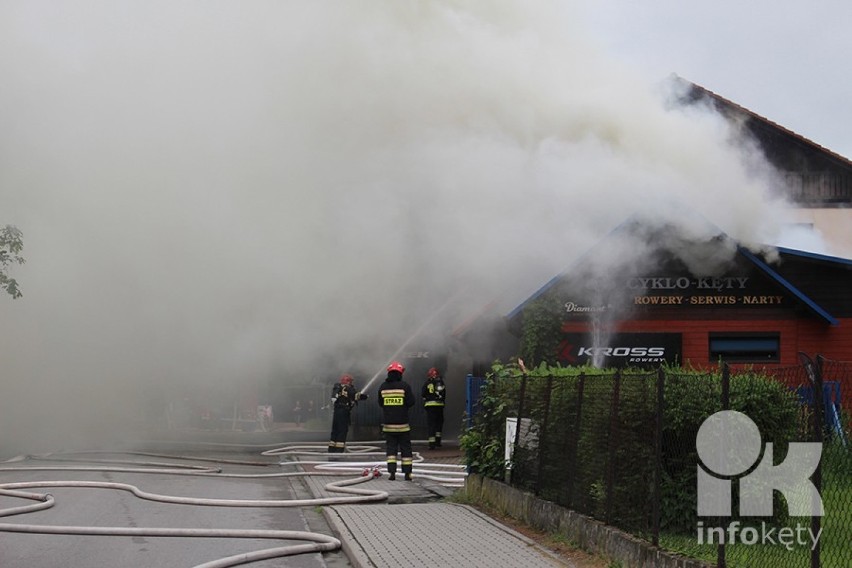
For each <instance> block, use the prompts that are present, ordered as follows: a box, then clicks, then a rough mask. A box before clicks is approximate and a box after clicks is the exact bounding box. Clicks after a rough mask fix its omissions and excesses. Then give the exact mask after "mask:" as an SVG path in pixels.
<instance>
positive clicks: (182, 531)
mask: <svg viewBox="0 0 852 568" xmlns="http://www.w3.org/2000/svg"><path fill="white" fill-rule="evenodd" d="M372 443H373V442H368V443H367V444H372ZM324 449H326V447H325V446H284V447H280V448H275V449H272V450H267V451H264V452H262V455H265V456H290V457H293V458H297V459H293V460H292V461H280V462H278V463H276V464H270V463H268V462H248V461H239V460H216V459H210V458H196V457H185V456H174V455H164V454H152V453H143V452H123V453H125V454H132V455H145V456H149V457H167V458H170V459H191V460H194V461H211V462H216V463H218V464H221V463H230V464H239V465H255V466H269V465H278V466H288V465H311V466H313V467H314V468H315V469H316V470H318V471H317V472H316V473H312V472H277V473H266V474H261V473H255V474H238V473H225V472H224V471H222V469H221V468H218V467H205V466H198V465H188V464H179V463H163V462H139V461H130V460H94V459H87V460H85V461H86V462H88V463H101V464H103V465H98V466H83V465H62V466H56V465H52V466H46V465H45V466H7V467H0V472H3V471H97V472H124V473H159V474H168V475H193V476H215V477H235V478H265V477H297V476H298V477H304V476H310V475H320V476H329V475H334V476H350V475H351V474H353V473H355V472H360V475H359V476H358V477H354V478H353V477H349V478H347V479H344V480H341V481H337V482H329V483H327V484H326V485H325V489H326V490H328V491H330V492H336V493H345V494H347V496H341V497H318V498H311V499H285V500H268V499H209V498H189V497H180V496H175V495H162V494H156V493H150V492H147V491H143V490H141V489H140V488H138V487H136V486H134V485H129V484H125V483H116V482H100V481H29V482H13V483H3V484H0V495H3V496H7V497H13V498H19V499H25V500H30V501H37V503H35V504H30V505H25V506H17V507H10V508H6V509H0V517H8V516H14V515H23V514H27V513H32V512H35V511H41V510H43V509H49V508H51V507H53V506H54V504H55V503H56V501H55V498H54V497H53V495H51V494H49V493H33V492H28V491H21V490H23V489H31V488H38V487H41V488H50V487H72V488H88V489H112V490H120V491H127V492H129V493H131V494H133V495H134V496H135V497H137V498H139V499H144V500H149V501H156V502H161V503H170V504H184V505H199V506H216V507H308V506H319V505H338V504H352V503H370V502H376V501H384V500H386V499H387V498H388V493H387V492H385V491H375V490H369V489H358V488H355V487H351V486H352V485H357V484H361V483H364V482H366V481H369V480H371V479H375V478H378V477H380V476H381V475H382V473H383V470H384V471H385V472H386V470H385V469H384V467H383V464H381V462H380V461H379V458H378V456H381V458H380V459H382V460H383V459H384V457H385V455H384V452H380V451H379V448H378V446H373V445H352V446H348V447H347V449H348V452H347V453H345V454H334V456H335V458H337V457H338V456H347V454H348V455H352V454H354V455H357V456H358V457H369V456H377V459H376V460H374V461H359V462H350V461H342V462H329V461H327V459H326V460H305V459H303V456H318V455H321V454H322V453H323V452H322V450H324ZM93 453H106V454H108V453H111V452H85V454H93ZM73 455H74V454H71V453H60V454H58V455H57V454H42V455H38V456H19V457H17V458H13V459H11V460H8V461H6V462H0V463H7V464H8V463H15V462H21V461H25V460H45V459H49V460H51V461H80V460H79V459H77V458H73V457H62V456H73ZM326 457H328V454H326ZM377 462H378V463H377ZM415 463H417V464H418V470H417V471H418V477H420V478H423V479H430V480H432V481H436V482H438V483H440V484H442V485H446V486H449V487H461V486H463V484H464V475H466V473H464V471H463V469H464V466H459V465H456V464H426V463H425V462H424V460H423V459H422V457H421V456H420V455H419V454H417V455H416V459H415ZM107 464H111V465H107ZM112 464H122V465H112ZM131 466H132V467H131ZM448 472H449V473H448ZM0 531H3V532H18V533H39V534H62V535H93V536H150V537H207V538H210V537H214V538H256V539H277V540H300V541H307V542H306V543H305V544H293V545H288V546H282V547H274V548H267V549H263V550H258V551H253V552H248V553H242V554H237V555H233V556H228V557H225V558H220V559H217V560H214V561H211V562H205V563H203V564H199V565H196V566H195V567H194V568H224V567H228V566H238V565H241V564H247V563H251V562H257V561H261V560H267V559H271V558H279V557H284V556H292V555H296V554H305V553H322V552H331V551H334V550H337V549H339V548H340V547H341V543H340V541H339V540H338V539H336V538H334V537H332V536H328V535H325V534H321V533H314V532H308V531H286V530H238V529H194V528H164V527H92V526H54V525H33V524H17V523H0Z"/></svg>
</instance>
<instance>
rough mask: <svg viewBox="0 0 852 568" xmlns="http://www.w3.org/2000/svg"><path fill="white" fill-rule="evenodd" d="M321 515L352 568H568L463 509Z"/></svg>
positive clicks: (364, 509)
mask: <svg viewBox="0 0 852 568" xmlns="http://www.w3.org/2000/svg"><path fill="white" fill-rule="evenodd" d="M394 483H398V482H394ZM323 513H324V515H325V517H326V520H327V521H328V524H329V526H330V527H331V528H332V530H333V531H334V532H335V534H336V535H337V537H338V538H339V539H340V541H341V542H342V543H343V549H344V551H345V552H346V554H347V556H348V557H349V560H350V562H352V565H353V566H355V567H356V568H368V567H369V568H406V567H418V568H446V567H447V566H464V567H465V568H497V567H499V568H512V567H517V568H539V567H541V568H554V567H566V566H570V565H569V564H565V563H564V562H563V561H561V560H560V559H559V558H557V557H556V556H554V555H553V554H551V553H550V552H549V551H548V550H546V549H544V548H542V547H540V546H539V545H537V544H536V543H535V542H534V541H532V540H530V539H528V538H527V537H525V536H523V535H522V534H520V533H518V532H516V531H514V530H512V529H510V528H509V527H506V526H505V525H502V524H500V523H498V522H497V521H495V520H494V519H491V518H490V517H487V516H486V515H483V514H482V513H480V512H479V511H477V510H476V509H473V508H472V507H469V506H467V505H461V504H457V503H408V504H395V505H391V504H388V505H339V506H333V507H326V508H324V509H323Z"/></svg>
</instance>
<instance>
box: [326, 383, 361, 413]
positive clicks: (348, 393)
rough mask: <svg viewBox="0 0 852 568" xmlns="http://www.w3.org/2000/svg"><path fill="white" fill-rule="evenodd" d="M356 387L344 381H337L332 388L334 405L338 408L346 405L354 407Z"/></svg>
mask: <svg viewBox="0 0 852 568" xmlns="http://www.w3.org/2000/svg"><path fill="white" fill-rule="evenodd" d="M356 394H357V393H356V392H355V387H354V386H353V385H351V384H350V385H347V384H344V383H337V384H335V385H334V387H333V388H332V389H331V400H332V402H333V403H334V407H335V408H337V407H339V406H344V407H346V408H352V407H353V406H355V401H356V400H357V398H356Z"/></svg>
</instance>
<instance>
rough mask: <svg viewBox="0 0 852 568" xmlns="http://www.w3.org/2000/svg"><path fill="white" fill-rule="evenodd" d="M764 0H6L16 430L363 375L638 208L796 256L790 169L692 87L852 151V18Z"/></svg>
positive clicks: (8, 406)
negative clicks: (677, 92) (18, 236)
mask: <svg viewBox="0 0 852 568" xmlns="http://www.w3.org/2000/svg"><path fill="white" fill-rule="evenodd" d="M625 4H627V3H625ZM752 4H754V3H752ZM756 6H764V7H765V8H766V10H767V12H768V13H771V18H767V17H765V15H763V14H761V13H760V11H759V10H757V8H755V5H750V6H749V7H748V8H740V7H739V6H735V5H734V4H733V3H731V4H730V6H729V7H728V9H724V8H725V5H724V4H719V3H715V4H714V5H713V7H712V11H711V8H709V7H708V8H704V7H694V8H690V12H689V13H687V12H685V11H684V9H683V8H682V7H681V6H680V4H678V3H674V2H666V3H655V4H654V6H652V7H648V6H644V5H640V4H637V3H632V4H631V7H630V8H629V9H628V8H623V7H617V6H616V4H615V3H612V2H593V3H592V2H590V3H588V4H586V3H583V2H579V1H577V2H563V1H546V0H539V1H528V0H524V1H521V0H494V1H492V2H487V3H468V2H457V1H452V0H446V1H436V2H400V1H398V0H368V1H364V2H357V3H354V2H353V3H341V2H333V1H314V2H297V1H290V2H282V1H278V0H276V1H272V0H268V1H250V2H239V3H237V2H210V1H207V0H205V1H200V0H189V1H186V2H180V3H176V2H172V1H166V0H152V1H148V2H129V1H122V0H73V1H69V2H64V3H60V4H57V3H54V2H48V1H45V0H26V1H24V0H20V1H15V0H0V76H2V77H4V81H3V85H2V87H0V222H2V223H4V224H5V223H10V224H14V225H16V226H17V227H18V228H20V229H21V230H22V231H23V233H24V256H25V257H26V258H27V264H26V265H24V266H22V267H14V270H13V271H12V274H11V275H12V276H13V277H15V278H17V279H18V281H19V283H20V286H21V289H22V291H23V294H24V297H23V298H21V299H19V300H14V301H13V300H11V299H6V300H3V301H0V332H2V338H3V340H2V342H0V365H2V373H0V386H2V392H3V396H2V398H0V436H2V435H6V436H8V435H10V434H9V433H10V432H20V428H17V429H16V427H15V425H17V424H21V423H24V422H27V423H29V424H34V425H36V426H34V427H30V428H28V429H27V433H28V434H30V435H31V436H29V438H28V439H30V440H36V439H40V440H41V441H42V442H43V443H46V440H47V438H49V437H50V435H55V434H56V433H57V432H60V431H61V432H62V433H63V434H65V435H66V436H67V437H68V438H69V439H70V438H74V437H76V438H77V441H78V442H79V441H86V440H88V439H89V438H88V437H89V436H94V435H95V434H96V433H101V434H102V433H104V432H110V433H116V435H117V434H118V433H119V432H122V431H124V429H122V428H120V427H119V426H120V425H127V424H132V423H133V421H134V420H142V419H144V418H146V416H148V415H147V414H146V412H147V410H146V409H149V408H151V407H152V405H153V406H156V405H158V404H159V405H160V408H162V401H163V400H164V396H165V398H169V397H172V398H174V397H183V396H189V397H192V398H194V399H212V398H215V397H217V396H219V397H222V396H234V394H233V393H234V392H236V391H238V390H239V389H241V388H244V386H245V385H270V384H275V385H279V386H280V385H286V384H293V383H296V382H299V381H305V380H309V379H314V378H316V379H320V380H321V381H329V380H331V379H333V378H335V377H336V376H338V375H339V374H340V373H342V372H355V374H356V380H364V379H365V378H367V377H369V376H370V375H372V374H373V373H374V372H378V371H380V370H381V369H383V368H384V366H385V365H386V364H387V363H388V361H389V359H391V358H392V357H393V356H394V355H395V354H396V353H398V352H399V350H400V349H401V348H402V347H403V346H406V345H408V340H410V339H411V338H412V337H413V336H414V335H416V333H417V332H418V330H421V329H424V326H425V325H426V324H427V323H428V324H430V325H431V324H434V325H435V326H436V327H440V326H443V328H442V329H446V328H447V327H451V326H452V325H454V324H457V323H458V322H459V321H460V320H462V319H463V318H465V317H467V316H468V315H469V313H470V312H473V311H476V310H478V309H480V307H481V306H482V305H483V304H485V303H486V302H487V301H489V300H491V299H492V298H494V297H498V296H500V295H506V294H507V293H509V295H512V294H514V296H516V297H517V298H518V300H519V301H521V300H523V299H525V297H526V295H528V294H529V292H531V291H533V290H535V289H537V288H538V287H539V286H540V285H541V284H542V283H543V282H545V281H547V280H548V279H549V278H550V277H551V276H552V275H554V274H556V273H557V272H559V271H560V270H562V269H563V268H564V267H565V266H567V265H568V264H569V262H570V261H571V260H572V259H574V258H576V257H577V256H578V255H579V254H581V253H582V252H583V251H585V250H587V249H588V248H589V247H590V246H591V245H593V244H594V243H596V242H597V241H598V240H599V239H600V238H602V237H603V236H604V235H605V234H606V233H607V232H608V231H610V230H611V229H612V228H613V227H615V226H616V225H618V224H619V223H621V222H622V221H624V219H625V218H627V217H629V216H631V215H637V214H638V215H643V216H645V217H646V218H648V219H653V220H655V221H657V222H667V223H674V224H675V225H678V226H679V228H680V230H682V231H683V232H684V233H685V234H692V236H696V235H695V233H696V232H697V229H696V227H695V226H694V225H689V224H688V223H686V222H685V221H684V215H683V212H684V211H687V210H690V211H694V212H696V213H697V214H699V215H702V216H704V217H705V218H707V219H709V220H710V221H711V222H713V223H715V224H717V225H718V226H719V227H721V228H722V229H723V230H725V231H726V232H728V234H730V235H731V236H732V237H734V238H736V239H738V240H740V241H741V242H744V243H772V242H774V241H775V240H776V239H778V238H780V237H781V236H783V233H784V231H785V230H786V229H785V222H784V221H785V218H786V217H787V211H788V207H787V205H786V204H785V203H783V202H779V201H778V200H777V199H774V198H772V197H771V191H770V189H771V185H772V180H773V172H772V171H771V170H770V169H769V168H768V166H767V165H766V163H765V162H764V161H763V160H762V158H761V156H759V155H757V154H755V153H754V152H753V151H750V150H749V149H748V146H747V145H745V146H744V145H743V144H741V143H740V141H739V139H738V138H737V133H736V132H734V131H731V129H730V127H729V125H727V124H726V123H725V122H724V121H722V120H721V119H720V118H719V117H717V116H715V115H713V114H711V113H708V112H705V111H703V110H700V109H695V108H692V109H678V108H674V109H673V108H671V106H670V105H668V104H667V101H670V98H671V96H672V93H671V92H670V91H669V90H667V83H666V82H665V80H666V78H667V77H669V75H670V74H671V73H677V74H679V75H680V76H682V77H683V78H685V79H687V80H690V81H693V82H696V83H698V84H701V85H702V86H704V87H706V88H708V89H711V90H713V91H716V92H717V93H719V94H720V95H722V96H724V97H726V98H729V99H731V100H733V101H735V102H737V103H739V104H742V105H744V106H746V107H748V108H750V109H751V110H753V111H755V112H757V113H758V114H761V115H764V116H766V117H767V118H769V119H771V120H774V121H776V122H779V123H781V124H782V125H784V126H786V127H788V128H791V129H793V130H795V131H797V132H799V133H800V134H802V135H805V136H807V137H809V138H811V139H813V140H814V141H815V142H818V143H820V144H822V145H825V146H827V147H829V148H831V149H832V150H834V151H836V152H840V153H843V152H846V153H847V155H848V153H849V152H848V149H849V147H850V140H849V138H848V136H845V135H844V133H843V132H842V126H843V125H844V124H848V123H849V121H848V120H847V119H848V117H849V112H850V110H849V109H848V108H844V107H843V106H842V103H841V101H845V100H848V99H849V97H845V96H844V95H847V94H849V85H848V80H849V79H848V78H843V77H840V70H841V69H842V61H841V54H842V53H849V52H850V51H849V50H848V49H847V50H843V49H842V45H834V44H832V43H831V42H832V41H838V42H840V41H845V42H848V41H849V40H848V39H845V38H844V37H843V36H842V35H841V34H839V33H834V30H832V26H836V27H837V28H836V29H837V30H840V29H841V24H842V20H843V19H842V18H841V17H840V16H839V14H840V13H841V12H840V10H841V8H840V6H841V4H840V3H839V2H836V3H834V10H835V11H834V12H830V11H824V10H827V8H823V4H819V3H818V4H817V5H809V7H808V10H807V13H800V14H794V13H792V12H787V11H784V10H783V9H780V8H776V7H775V4H772V5H770V4H769V3H757V4H756ZM744 10H745V12H744ZM845 10H846V13H847V14H848V9H845ZM725 14H727V15H730V22H729V21H728V19H727V18H725V17H723V16H724V15H725ZM734 15H736V17H734ZM794 16H795V17H794ZM811 19H812V20H813V26H809V25H808V24H807V22H809V21H810V20H811ZM817 23H820V27H819V33H815V32H814V31H813V30H814V28H815V27H816V25H817ZM797 28H800V29H802V30H811V31H809V33H808V34H806V35H808V36H809V37H808V41H807V42H804V41H800V42H795V41H793V40H792V39H791V38H794V37H796V36H797V35H805V34H794V33H793V31H794V30H795V29H797ZM720 37H721V38H724V42H722V41H720ZM773 44H774V45H779V44H780V45H781V46H782V47H778V48H770V47H768V46H769V45H773ZM815 62H818V64H817V63H815ZM820 70H822V72H823V73H824V75H822V74H820ZM755 77H758V78H759V80H756V79H755ZM844 148H845V149H846V150H844ZM613 252H615V251H613ZM621 252H623V253H624V254H628V255H629V254H630V252H629V251H621ZM617 260H618V259H616V258H613V259H612V261H613V262H615V261H617ZM525 294H526V295H525ZM0 300H2V299H0ZM410 347H411V348H413V349H417V347H416V346H415V345H410ZM353 370H354V371H353ZM261 390H263V389H261ZM269 396H272V395H269ZM277 400H279V399H276V401H277ZM276 401H271V402H276ZM259 402H262V403H265V402H270V401H269V400H261V401H259ZM58 425H61V426H58ZM39 437H40V438H39ZM0 443H2V439H0ZM57 443H58V442H57Z"/></svg>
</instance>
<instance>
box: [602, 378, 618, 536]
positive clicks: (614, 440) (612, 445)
mask: <svg viewBox="0 0 852 568" xmlns="http://www.w3.org/2000/svg"><path fill="white" fill-rule="evenodd" d="M620 391H621V370H617V371H616V372H615V377H614V382H613V384H612V403H611V404H610V410H609V463H607V480H606V524H608V525H609V524H612V505H613V488H614V486H615V458H616V449H617V444H618V436H617V435H616V434H617V428H616V425H617V424H618V403H619V395H620Z"/></svg>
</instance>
